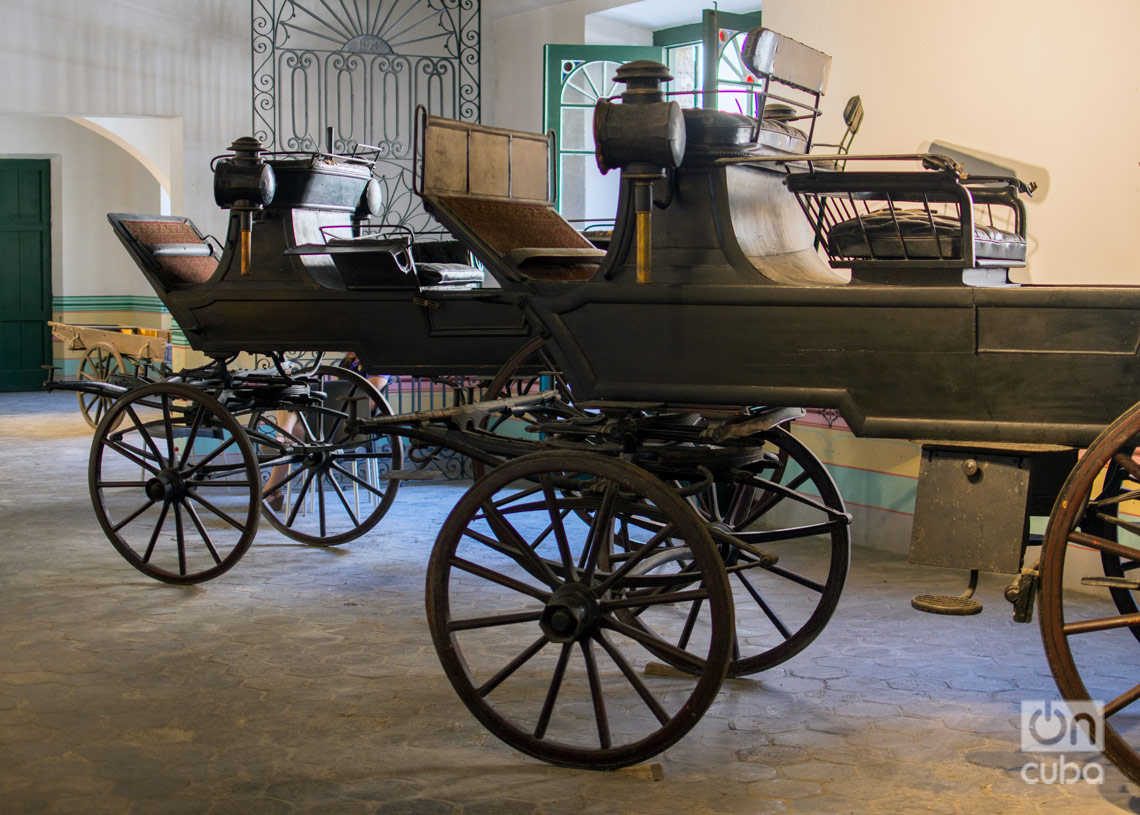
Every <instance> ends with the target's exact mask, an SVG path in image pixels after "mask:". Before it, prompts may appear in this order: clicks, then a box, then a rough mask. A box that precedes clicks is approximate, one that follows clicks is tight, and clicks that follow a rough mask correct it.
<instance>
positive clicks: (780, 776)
mask: <svg viewBox="0 0 1140 815" xmlns="http://www.w3.org/2000/svg"><path fill="white" fill-rule="evenodd" d="M89 438H90V433H89V431H88V429H87V428H86V426H85V425H84V424H83V423H82V421H81V420H80V419H79V418H78V412H77V410H76V409H75V402H74V399H73V398H71V397H69V396H66V395H63V394H56V395H50V396H49V395H42V394H36V395H25V394H15V395H13V394H7V395H4V394H0V813H4V815H12V814H14V813H25V812H28V813H38V812H48V813H57V812H58V813H101V812H114V813H119V812H130V813H206V812H209V813H278V812H280V813H293V812H297V813H330V814H332V813H335V815H342V814H343V815H354V813H365V812H369V813H371V812H376V813H384V815H394V813H427V814H428V815H434V814H435V813H440V814H441V815H443V814H446V813H451V814H452V815H483V813H487V815H491V814H492V813H494V814H495V815H499V814H500V813H501V814H502V815H516V813H517V814H518V815H530V814H531V813H535V815H570V813H637V814H638V815H640V814H642V813H644V815H654V814H655V813H661V815H666V813H667V814H668V815H675V813H686V815H698V814H699V813H741V815H763V813H780V812H786V813H930V814H931V815H941V814H942V813H998V812H1006V813H1045V812H1048V813H1050V815H1053V813H1057V814H1058V815H1059V814H1060V813H1081V815H1095V813H1114V812H1126V811H1131V812H1140V799H1134V798H1133V795H1134V794H1137V793H1140V790H1138V789H1136V788H1135V787H1134V786H1132V785H1130V784H1129V783H1128V782H1126V781H1125V780H1124V778H1123V777H1122V776H1121V775H1120V774H1119V773H1118V772H1117V771H1116V770H1114V769H1113V768H1111V767H1109V768H1108V769H1107V770H1106V772H1105V782H1104V784H1103V785H1100V786H1095V785H1089V784H1085V783H1079V784H1075V785H1067V786H1060V785H1044V784H1038V785H1032V786H1031V785H1028V784H1026V783H1025V782H1024V781H1023V780H1022V779H1021V776H1020V768H1021V767H1022V766H1023V765H1024V764H1025V762H1026V761H1027V760H1030V759H1032V758H1033V757H1032V756H1029V755H1026V754H1023V753H1020V752H1019V751H1018V747H1019V734H1018V730H1017V728H1018V722H1019V718H1018V712H1019V703H1020V701H1021V700H1023V699H1028V698H1052V697H1053V696H1054V695H1055V693H1056V691H1055V688H1054V687H1053V684H1052V680H1051V678H1050V675H1049V671H1048V668H1047V666H1046V663H1045V659H1044V656H1043V654H1042V651H1041V643H1040V637H1039V635H1038V632H1037V629H1036V627H1035V626H1020V625H1016V624H1014V623H1013V622H1011V620H1010V616H1009V613H1008V606H1007V605H1006V604H1005V603H1004V601H1002V600H1001V599H1000V589H1001V582H1000V581H997V580H991V581H987V582H985V583H984V584H983V587H982V595H983V599H986V600H988V601H989V602H988V608H987V612H986V613H985V614H983V615H981V616H979V617H973V618H967V619H952V618H939V617H934V616H928V615H922V614H918V613H917V612H914V611H912V610H911V609H910V607H909V603H908V598H909V597H910V596H911V595H912V594H915V593H918V592H923V591H930V590H939V589H941V590H943V591H953V592H955V593H956V592H957V591H958V590H959V588H960V587H959V586H957V585H956V583H957V580H958V578H955V577H953V576H950V575H944V574H941V573H938V572H935V571H927V570H921V569H917V568H914V567H910V566H908V565H906V564H905V563H904V562H902V561H901V560H899V559H898V558H895V557H893V556H884V555H883V554H881V553H877V552H874V551H872V550H868V549H863V548H859V549H857V550H856V552H855V557H854V567H853V570H852V574H851V579H850V581H849V583H848V589H847V591H846V593H845V595H844V598H843V600H842V601H841V603H840V606H839V610H838V612H837V614H836V616H835V618H834V620H833V621H832V623H831V625H830V627H829V628H828V629H827V631H826V632H825V633H824V634H823V635H822V636H821V637H820V638H819V639H818V640H817V641H816V642H815V643H814V644H813V645H812V646H811V647H810V648H809V649H807V651H806V652H804V653H802V654H800V655H799V656H797V657H795V658H794V659H793V660H791V661H789V662H787V663H785V664H784V665H783V666H781V667H780V668H777V669H775V670H773V671H771V672H770V673H769V674H767V675H763V676H761V677H759V678H755V679H749V680H730V681H728V682H726V683H725V686H724V689H723V691H722V692H721V695H720V698H719V700H718V701H717V703H716V704H715V705H714V707H713V708H712V710H711V711H710V713H709V714H708V715H707V716H706V717H705V718H704V719H703V720H702V721H701V722H700V723H699V724H698V725H697V726H696V728H695V729H694V730H693V731H692V732H691V733H690V734H689V735H688V736H687V737H686V738H685V739H683V740H682V741H681V742H680V743H679V744H678V745H676V746H674V747H673V748H671V749H670V750H668V751H667V752H666V753H665V754H663V755H662V756H661V757H659V758H658V759H657V761H658V763H659V764H660V765H661V768H662V770H663V773H664V780H662V781H658V782H653V781H649V780H646V779H644V778H642V777H638V776H637V775H636V774H633V773H628V772H618V773H591V772H584V771H572V770H565V769H559V768H554V767H550V766H546V765H543V764H541V763H539V762H536V761H534V760H531V759H529V758H526V757H524V756H522V755H521V754H518V753H516V752H514V751H513V750H511V749H510V748H508V747H506V746H505V745H503V744H501V743H500V742H499V741H498V740H496V739H495V738H494V737H492V736H490V735H489V734H488V733H487V732H485V731H484V730H483V729H482V728H481V726H480V725H478V724H477V723H476V722H475V721H474V720H473V719H472V718H471V717H470V716H469V715H468V713H467V711H466V709H465V708H464V707H463V706H462V704H461V703H460V702H459V701H458V699H457V698H456V697H455V695H454V694H453V692H452V690H451V687H450V685H449V684H448V682H447V680H446V679H445V677H444V675H443V672H442V671H441V669H440V668H439V666H438V664H437V662H436V659H435V655H434V652H433V649H432V647H431V643H430V639H429V635H428V632H427V627H426V624H425V622H424V617H423V573H424V568H425V564H426V561H427V558H428V554H429V550H430V547H431V544H432V541H433V539H434V535H435V531H436V529H437V527H438V526H439V524H440V522H441V521H442V519H443V518H444V516H445V515H446V513H447V511H448V509H449V507H450V505H451V503H452V502H454V500H455V499H456V498H457V497H458V496H459V494H460V491H459V490H460V488H457V487H455V486H444V485H434V486H433V485H416V486H411V487H407V488H405V489H404V490H402V491H401V493H400V496H399V498H398V499H397V501H396V505H395V508H394V509H393V511H392V512H391V514H390V515H389V516H388V517H387V518H386V519H385V520H384V521H383V522H382V524H381V526H380V527H379V528H378V530H377V531H375V532H373V533H372V534H371V535H370V536H369V537H368V538H366V539H364V540H362V541H358V542H356V543H354V544H349V545H348V546H347V547H344V548H341V549H330V550H320V549H313V548H308V547H305V546H301V545H296V544H293V543H290V542H288V541H287V540H286V539H284V538H282V537H281V536H280V535H278V534H277V533H276V532H274V531H273V530H272V529H269V528H268V527H267V526H264V525H263V531H262V532H260V533H259V536H258V539H257V542H256V543H255V544H254V546H253V548H252V549H251V551H250V552H249V554H248V555H247V556H246V557H245V559H244V560H243V561H242V562H241V563H240V564H238V566H237V567H236V568H235V569H234V570H233V571H231V572H230V573H228V574H226V575H224V576H223V577H221V578H220V579H218V580H216V581H214V582H212V583H208V584H204V585H201V586H196V587H190V588H177V587H171V586H167V585H162V584H158V583H154V582H151V581H149V580H148V579H146V578H144V577H142V576H141V575H140V574H138V573H137V572H135V571H134V570H132V569H131V568H130V567H129V566H127V565H126V563H125V562H124V561H122V560H121V559H120V558H119V556H118V555H117V554H116V553H115V552H114V550H113V549H112V548H111V547H110V545H109V544H108V543H107V541H106V539H105V538H104V537H103V535H102V533H101V532H99V531H98V527H97V525H96V522H95V520H94V517H93V515H92V511H91V507H90V504H89V499H88V496H87V486H86V461H87V448H88V439H89Z"/></svg>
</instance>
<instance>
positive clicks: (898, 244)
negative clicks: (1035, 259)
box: [827, 208, 1025, 265]
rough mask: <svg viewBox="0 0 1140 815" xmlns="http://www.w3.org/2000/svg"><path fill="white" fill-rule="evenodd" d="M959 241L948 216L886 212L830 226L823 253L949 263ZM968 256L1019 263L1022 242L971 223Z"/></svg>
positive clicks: (958, 232) (1022, 260) (959, 232)
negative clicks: (972, 244) (972, 230)
mask: <svg viewBox="0 0 1140 815" xmlns="http://www.w3.org/2000/svg"><path fill="white" fill-rule="evenodd" d="M932 220H933V228H932V226H931V221H932ZM900 237H901V240H900ZM961 238H962V226H961V223H960V222H959V220H958V219H957V218H955V217H953V216H949V215H933V216H931V215H930V214H928V213H927V212H926V211H925V210H921V209H893V210H892V209H889V208H888V209H880V210H876V211H875V212H872V213H871V214H869V215H863V216H861V217H859V218H852V219H851V220H849V221H843V222H842V223H839V224H836V225H835V226H833V227H832V228H831V229H830V230H829V232H828V236H827V250H828V253H829V254H830V255H832V257H848V258H860V259H867V260H905V259H909V260H939V259H942V260H952V259H954V258H959V257H962V246H961ZM868 240H869V241H870V245H869V246H868ZM904 245H905V250H906V251H905V252H904V251H903V250H904ZM974 257H975V258H978V259H981V260H988V261H1008V262H1009V264H1010V265H1014V264H1024V263H1025V239H1024V238H1022V237H1021V236H1020V235H1017V234H1015V233H1013V232H1006V231H1005V230H1002V229H996V228H994V227H992V226H983V225H977V224H976V225H975V226H974Z"/></svg>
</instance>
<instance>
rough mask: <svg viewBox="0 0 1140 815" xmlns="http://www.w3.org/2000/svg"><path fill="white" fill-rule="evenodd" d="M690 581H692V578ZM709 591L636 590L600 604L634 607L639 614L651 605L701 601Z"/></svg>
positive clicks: (604, 605) (609, 608)
mask: <svg viewBox="0 0 1140 815" xmlns="http://www.w3.org/2000/svg"><path fill="white" fill-rule="evenodd" d="M688 582H692V581H691V580H690V581H688ZM708 597H709V593H708V591H707V590H705V589H688V590H686V591H672V592H665V591H662V590H661V589H658V588H654V589H649V590H647V591H644V592H636V593H634V594H630V595H627V596H626V597H615V598H613V599H603V600H600V601H599V602H598V604H599V605H600V606H601V607H602V608H604V609H607V610H614V609H619V608H632V609H635V610H636V612H637V613H638V614H640V613H641V612H642V611H644V610H645V609H647V608H650V607H651V606H670V605H677V604H678V603H700V602H702V601H704V600H707V599H708Z"/></svg>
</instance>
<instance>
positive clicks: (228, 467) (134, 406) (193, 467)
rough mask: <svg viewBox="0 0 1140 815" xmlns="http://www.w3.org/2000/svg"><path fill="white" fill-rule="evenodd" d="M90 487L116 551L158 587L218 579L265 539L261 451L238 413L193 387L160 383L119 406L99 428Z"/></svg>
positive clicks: (93, 446)
mask: <svg viewBox="0 0 1140 815" xmlns="http://www.w3.org/2000/svg"><path fill="white" fill-rule="evenodd" d="M120 424H121V425H122V426H121V427H120ZM116 428H118V429H116ZM88 480H89V482H90V489H91V501H92V504H93V505H94V507H95V516H96V517H97V518H98V519H99V524H100V526H102V527H103V531H104V532H106V533H107V537H108V538H110V540H111V543H112V545H113V546H114V547H115V549H116V550H118V552H119V554H121V555H122V556H123V557H124V558H126V560H127V562H128V563H130V564H131V565H132V566H134V567H135V568H136V569H138V570H139V571H140V572H142V573H143V574H146V575H148V576H150V577H153V578H155V579H156V580H161V581H163V582H166V583H200V582H202V581H204V580H209V579H211V578H214V577H217V576H218V575H220V574H222V573H224V572H226V571H227V570H228V569H230V568H231V567H232V566H233V565H234V564H235V563H237V561H238V560H240V559H241V556H242V555H244V554H245V551H246V550H247V549H248V548H249V545H250V543H252V542H253V537H254V535H255V534H256V533H257V519H258V506H259V504H260V489H259V487H260V481H259V479H258V469H257V457H256V456H255V454H254V451H253V446H252V445H251V444H250V442H249V439H248V438H247V437H246V434H245V431H244V430H243V429H242V427H241V425H240V424H238V422H237V420H236V419H234V417H233V416H232V415H231V414H230V412H229V411H228V410H226V409H225V408H224V407H222V405H221V404H219V403H218V402H217V400H215V399H214V398H213V397H211V396H208V395H206V394H205V393H203V392H202V391H200V390H198V389H196V388H192V387H189V386H188V385H181V384H176V383H169V382H157V383H154V384H151V385H144V386H142V387H140V388H136V389H135V390H132V391H130V392H129V393H127V394H124V395H123V396H121V397H120V398H119V399H118V400H116V401H115V402H114V404H112V405H111V407H110V409H109V410H108V411H107V413H106V414H105V415H104V416H103V420H102V421H101V422H100V423H99V426H98V427H97V428H96V429H95V438H94V440H93V441H92V444H91V458H90V462H89V467H88Z"/></svg>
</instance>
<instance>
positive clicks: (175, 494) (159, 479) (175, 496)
mask: <svg viewBox="0 0 1140 815" xmlns="http://www.w3.org/2000/svg"><path fill="white" fill-rule="evenodd" d="M145 490H146V497H147V498H149V499H150V500H152V501H179V500H181V499H182V498H184V497H185V496H186V481H185V479H183V478H182V474H181V473H179V472H178V470H175V469H170V468H167V469H165V470H162V471H161V472H159V473H158V475H156V476H155V477H154V478H152V479H150V480H149V481H147V482H146V487H145Z"/></svg>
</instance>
